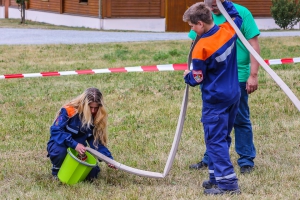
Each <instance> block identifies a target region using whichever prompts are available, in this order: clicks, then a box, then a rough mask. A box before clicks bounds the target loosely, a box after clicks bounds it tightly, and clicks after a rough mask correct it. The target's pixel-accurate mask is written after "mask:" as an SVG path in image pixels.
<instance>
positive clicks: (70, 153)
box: [67, 148, 97, 167]
mask: <svg viewBox="0 0 300 200" xmlns="http://www.w3.org/2000/svg"><path fill="white" fill-rule="evenodd" d="M67 151H68V154H69V155H70V156H71V157H72V158H74V159H75V160H76V161H78V162H80V163H81V164H83V165H85V166H88V167H96V166H97V161H96V164H94V165H93V164H89V163H87V162H84V161H82V160H80V159H78V158H77V157H76V156H74V154H73V153H72V152H71V151H70V148H68V149H67Z"/></svg>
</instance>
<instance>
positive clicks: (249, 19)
mask: <svg viewBox="0 0 300 200" xmlns="http://www.w3.org/2000/svg"><path fill="white" fill-rule="evenodd" d="M233 5H234V7H235V8H236V9H237V11H238V12H239V14H240V16H241V17H242V19H243V24H242V27H241V29H240V30H241V32H242V34H243V35H244V37H245V38H246V40H250V39H251V38H254V37H255V36H258V35H259V34H260V32H259V29H258V28H257V25H256V23H255V21H254V18H253V16H252V14H251V12H250V11H249V10H248V9H247V8H245V7H243V6H241V5H238V4H235V3H234V4H233ZM213 18H214V22H215V23H216V24H217V25H220V24H222V23H224V22H225V21H226V19H225V17H224V16H223V15H222V14H220V15H215V14H213ZM237 63H238V75H239V82H246V81H247V80H248V78H249V76H250V52H249V51H248V49H247V48H246V47H245V46H244V44H243V43H242V42H241V40H240V39H238V40H237Z"/></svg>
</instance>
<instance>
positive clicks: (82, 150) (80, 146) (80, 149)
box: [75, 143, 86, 155]
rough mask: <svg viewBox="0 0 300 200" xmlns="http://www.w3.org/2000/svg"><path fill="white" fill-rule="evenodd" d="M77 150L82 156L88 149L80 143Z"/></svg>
mask: <svg viewBox="0 0 300 200" xmlns="http://www.w3.org/2000/svg"><path fill="white" fill-rule="evenodd" d="M75 150H76V151H77V152H78V153H79V154H80V155H83V154H85V152H86V148H85V146H84V145H83V144H80V143H78V144H77V146H76V148H75Z"/></svg>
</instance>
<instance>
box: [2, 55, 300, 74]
mask: <svg viewBox="0 0 300 200" xmlns="http://www.w3.org/2000/svg"><path fill="white" fill-rule="evenodd" d="M265 62H266V63H267V64H268V65H278V64H291V63H299V62H300V57H299V58H284V59H274V60H265ZM186 69H187V64H186V63H182V64H166V65H152V66H137V67H122V68H107V69H84V70H75V71H61V72H41V73H29V74H6V75H0V79H10V78H34V77H48V76H67V75H80V74H102V73H121V72H155V71H182V70H186Z"/></svg>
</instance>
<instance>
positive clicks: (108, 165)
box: [107, 163, 118, 170]
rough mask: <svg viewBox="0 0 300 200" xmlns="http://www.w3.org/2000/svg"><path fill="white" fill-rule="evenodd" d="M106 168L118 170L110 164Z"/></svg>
mask: <svg viewBox="0 0 300 200" xmlns="http://www.w3.org/2000/svg"><path fill="white" fill-rule="evenodd" d="M107 166H108V167H110V168H112V169H115V170H118V169H117V168H116V166H114V165H112V164H109V163H107Z"/></svg>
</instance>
